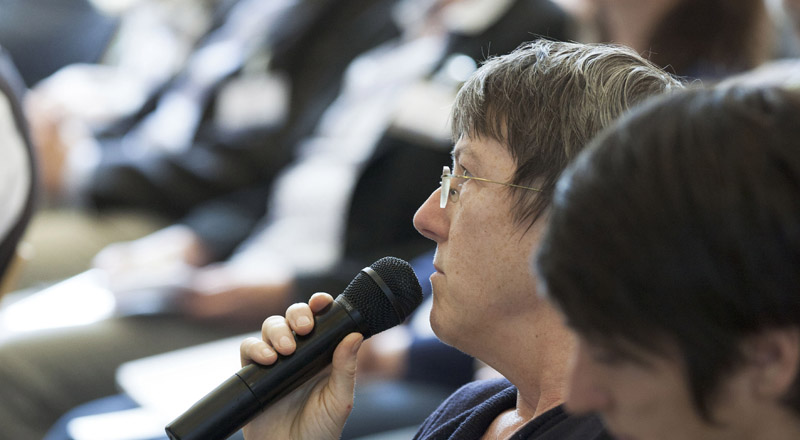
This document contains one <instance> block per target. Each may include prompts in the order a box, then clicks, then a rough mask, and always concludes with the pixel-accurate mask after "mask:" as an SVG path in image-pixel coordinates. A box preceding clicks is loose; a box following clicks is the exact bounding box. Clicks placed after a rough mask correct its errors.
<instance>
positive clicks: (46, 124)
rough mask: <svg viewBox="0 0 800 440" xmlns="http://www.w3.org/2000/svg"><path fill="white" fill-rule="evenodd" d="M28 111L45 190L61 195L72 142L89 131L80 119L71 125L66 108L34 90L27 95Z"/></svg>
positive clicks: (26, 110) (26, 111) (29, 124)
mask: <svg viewBox="0 0 800 440" xmlns="http://www.w3.org/2000/svg"><path fill="white" fill-rule="evenodd" d="M25 113H26V114H25V117H26V118H27V120H28V126H29V128H30V133H31V140H32V142H33V146H34V148H35V149H36V160H37V166H38V168H39V174H40V176H41V181H42V185H43V187H44V190H45V192H46V193H47V194H50V195H58V194H60V193H61V192H62V184H63V174H64V168H65V166H66V162H67V156H68V154H69V151H70V149H71V147H72V145H73V142H77V139H76V138H77V137H79V136H81V135H87V133H88V130H79V129H78V128H79V127H80V124H78V123H77V121H76V122H74V123H70V124H68V123H67V121H68V120H69V118H68V117H67V115H66V114H65V113H64V111H63V109H62V108H61V107H60V106H59V105H57V103H55V102H53V101H51V100H49V99H48V98H47V96H46V95H44V94H42V93H37V92H35V91H31V92H29V93H27V94H26V95H25Z"/></svg>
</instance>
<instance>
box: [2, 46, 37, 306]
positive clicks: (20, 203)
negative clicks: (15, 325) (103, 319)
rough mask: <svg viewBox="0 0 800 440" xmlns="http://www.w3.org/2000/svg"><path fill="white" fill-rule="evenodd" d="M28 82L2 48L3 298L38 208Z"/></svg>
mask: <svg viewBox="0 0 800 440" xmlns="http://www.w3.org/2000/svg"><path fill="white" fill-rule="evenodd" d="M24 92H25V84H24V82H23V81H22V78H21V77H20V75H19V72H18V71H17V70H16V66H15V65H14V63H13V61H12V60H11V58H10V57H9V55H8V53H7V52H6V51H5V50H4V49H3V48H2V47H0V157H2V158H3V160H2V161H0V206H2V210H1V211H0V297H2V296H3V294H4V293H6V292H7V291H8V290H9V289H11V288H13V287H14V284H15V278H14V277H15V272H16V270H18V268H17V267H16V263H17V245H18V244H19V241H20V239H21V238H22V235H23V232H24V230H25V227H26V226H27V225H28V222H29V221H30V218H31V215H32V214H33V208H34V197H33V196H34V187H35V186H36V174H35V173H34V159H33V156H32V146H31V142H30V137H29V134H28V126H27V123H26V121H25V117H24V115H23V112H22V104H21V99H22V96H23V94H24Z"/></svg>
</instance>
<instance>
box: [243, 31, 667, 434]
mask: <svg viewBox="0 0 800 440" xmlns="http://www.w3.org/2000/svg"><path fill="white" fill-rule="evenodd" d="M680 87H681V85H680V83H679V82H678V81H677V80H675V79H674V78H672V77H671V76H670V75H669V74H667V73H665V72H663V71H662V70H661V69H659V68H658V67H656V66H655V65H653V64H651V63H649V62H648V61H646V60H644V59H643V58H641V57H639V56H638V55H637V54H636V53H634V52H633V51H631V50H630V49H628V48H623V47H618V46H606V45H582V44H577V43H558V42H550V41H544V40H538V41H536V42H533V43H531V44H528V45H525V46H522V47H520V48H519V49H518V50H516V51H514V52H512V53H511V54H509V55H505V56H499V57H495V58H492V59H490V60H488V61H487V62H486V63H485V64H484V65H483V66H481V68H480V69H479V70H478V71H477V72H476V73H475V74H474V75H473V76H472V77H471V78H470V79H469V80H468V81H467V82H466V84H465V85H464V86H463V87H462V88H461V90H460V91H459V93H458V96H457V98H456V101H455V104H454V106H453V111H452V127H453V129H452V133H453V139H454V141H455V142H456V143H455V146H454V148H453V162H452V165H453V169H452V172H451V170H450V168H449V167H445V168H444V170H443V172H442V176H441V180H442V181H441V185H442V187H441V188H439V189H437V190H436V191H434V192H433V194H431V195H430V197H429V198H428V199H427V200H426V201H425V202H424V203H423V205H422V206H420V208H419V209H418V211H417V213H416V215H415V216H414V225H415V227H416V228H417V230H418V231H419V232H420V233H421V234H422V235H424V236H425V237H427V238H429V239H431V240H433V241H434V242H436V246H437V249H436V254H435V256H434V258H433V265H434V267H435V272H434V273H433V274H432V275H431V277H430V281H431V284H432V288H433V304H432V309H431V312H430V323H431V327H432V328H433V330H434V332H435V333H436V335H437V336H438V337H439V338H440V339H441V340H442V341H443V342H445V343H447V344H449V345H452V346H453V347H455V348H457V349H459V350H462V351H464V352H465V353H468V354H470V355H472V356H474V357H475V358H476V359H479V360H481V361H483V362H485V363H486V364H487V365H489V366H490V367H492V368H494V369H495V370H496V371H497V372H498V373H499V374H501V375H502V376H503V377H504V378H501V379H494V380H488V381H476V382H472V383H470V384H467V385H465V386H464V387H462V388H461V389H459V390H458V391H456V392H455V393H454V394H452V395H451V396H450V397H449V398H448V399H447V400H446V401H445V402H443V403H442V405H441V406H439V408H437V409H436V411H435V412H434V413H433V414H431V415H430V416H429V417H428V418H427V419H426V420H425V421H424V422H423V424H422V426H421V427H420V428H419V431H418V432H417V435H416V437H415V438H417V439H475V440H477V439H485V438H518V439H556V438H558V439H606V438H609V437H608V435H607V434H606V433H605V432H604V431H603V429H602V427H601V426H600V424H599V423H598V421H597V420H596V419H595V418H594V417H592V416H587V417H574V416H571V415H568V414H567V413H565V412H564V410H563V407H562V406H561V404H562V402H563V397H564V391H565V390H564V385H565V382H566V377H565V375H564V374H565V371H566V366H567V361H568V356H567V353H568V352H569V351H570V350H571V347H572V344H573V339H572V338H571V336H570V334H569V332H568V330H567V328H566V327H565V326H564V325H563V322H562V320H561V319H560V318H559V317H558V314H557V312H556V310H555V309H554V308H551V307H550V306H549V305H548V304H547V303H546V302H545V301H544V300H542V299H541V298H539V297H538V296H537V294H536V283H537V281H536V279H535V278H534V277H533V276H532V273H531V270H530V269H531V268H530V261H531V257H532V256H533V253H534V252H535V250H536V248H537V247H538V242H539V239H540V237H541V235H542V233H543V231H544V229H545V225H546V221H547V218H548V210H549V203H550V201H551V196H552V191H553V189H554V186H555V182H556V180H557V179H558V176H559V175H560V173H561V171H562V170H563V168H564V167H565V166H566V164H567V163H568V162H569V160H571V159H572V158H573V157H574V156H575V155H577V154H578V152H579V151H580V150H581V149H582V148H583V147H584V146H585V145H586V143H588V141H589V139H590V138H591V137H592V136H594V135H595V134H596V133H597V132H598V131H599V130H601V129H602V128H603V127H605V126H608V125H610V124H611V122H612V121H613V120H614V119H615V118H616V117H618V116H620V115H621V114H623V113H625V112H626V111H627V110H628V109H629V108H630V107H632V106H634V105H636V104H637V103H639V102H641V101H643V100H645V99H647V98H649V97H652V96H655V95H658V94H661V93H665V92H668V91H671V90H673V89H677V88H680ZM332 300H333V298H332V297H331V296H330V295H328V294H324V293H318V294H315V295H314V296H312V297H311V299H310V301H309V302H308V304H305V303H298V304H294V305H292V306H291V307H290V308H289V309H288V310H287V312H286V315H285V316H281V315H275V316H271V317H269V318H267V319H266V320H265V321H264V324H263V326H262V339H258V338H249V339H247V340H245V341H243V343H242V345H241V353H242V362H243V364H247V363H250V362H258V363H261V364H267V365H269V364H271V363H273V362H275V360H276V359H277V358H278V356H277V355H278V354H281V355H290V354H292V353H293V351H294V349H295V343H294V338H293V336H294V334H299V335H304V334H307V333H308V332H310V331H311V330H312V329H313V323H314V321H313V314H314V313H317V312H319V311H320V310H322V309H323V308H324V307H326V306H327V305H328V304H330V302H331V301H332ZM293 332H294V333H293ZM362 341H363V337H362V336H361V335H360V334H358V333H352V334H350V335H348V336H347V337H345V338H344V339H343V341H342V342H341V343H340V344H339V345H338V346H337V348H336V351H335V352H334V354H333V362H332V369H329V370H326V371H323V372H321V373H320V374H319V375H318V376H317V377H315V378H314V379H312V380H310V381H309V382H308V383H306V384H304V385H302V386H300V387H299V388H298V389H296V390H295V391H293V392H292V393H290V394H288V395H287V396H286V397H285V398H284V399H282V400H280V401H279V402H276V403H274V404H273V405H272V406H270V407H269V408H267V410H266V411H265V412H264V413H262V414H261V415H259V416H258V417H257V418H256V419H254V420H253V421H252V422H251V423H250V424H248V425H247V426H246V427H245V429H244V433H245V437H246V438H248V439H250V440H256V439H267V438H287V439H300V438H314V439H320V440H321V439H337V438H339V436H340V433H341V432H342V429H344V427H345V426H346V423H345V422H346V421H347V417H348V415H349V414H350V412H351V409H352V410H353V411H355V410H356V409H355V408H357V407H358V401H357V400H355V401H354V398H353V390H354V385H355V383H354V382H355V374H356V371H357V359H356V353H357V352H358V350H359V348H360V346H361V344H362ZM347 423H349V421H347Z"/></svg>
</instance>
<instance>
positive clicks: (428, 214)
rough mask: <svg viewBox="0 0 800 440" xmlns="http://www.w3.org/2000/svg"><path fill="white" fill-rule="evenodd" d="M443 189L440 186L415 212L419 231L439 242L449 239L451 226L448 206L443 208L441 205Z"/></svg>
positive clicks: (415, 223)
mask: <svg viewBox="0 0 800 440" xmlns="http://www.w3.org/2000/svg"><path fill="white" fill-rule="evenodd" d="M441 191H442V189H441V188H438V189H437V190H436V191H434V192H433V193H431V195H430V196H429V197H428V199H427V200H425V202H424V203H423V204H422V205H421V206H420V207H419V209H417V213H416V214H414V227H415V228H417V231H419V233H420V234H422V235H423V236H425V237H426V238H430V239H431V240H433V241H435V242H437V243H439V242H441V241H444V240H447V232H448V230H449V228H450V221H449V219H448V217H447V209H448V208H447V207H445V208H444V209H442V208H441V207H440V206H439V201H440V199H441V196H440V195H441Z"/></svg>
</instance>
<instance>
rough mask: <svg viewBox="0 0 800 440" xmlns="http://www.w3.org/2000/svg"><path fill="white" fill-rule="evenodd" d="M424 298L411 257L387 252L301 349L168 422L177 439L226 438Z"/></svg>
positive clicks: (242, 373)
mask: <svg viewBox="0 0 800 440" xmlns="http://www.w3.org/2000/svg"><path fill="white" fill-rule="evenodd" d="M421 302H422V288H421V287H420V285H419V281H418V280H417V276H416V275H415V274H414V270H413V269H412V268H411V265H409V264H408V263H407V262H405V261H403V260H401V259H399V258H395V257H384V258H381V259H380V260H378V261H376V262H374V263H372V265H370V266H369V267H365V268H364V269H362V270H361V272H359V273H358V275H356V277H355V278H353V280H352V281H351V282H350V285H348V286H347V288H346V289H344V292H342V294H341V295H339V296H338V297H337V298H336V300H334V301H333V302H332V303H331V304H330V305H329V306H328V307H326V308H325V309H324V310H323V311H322V312H321V313H319V314H318V315H316V316H315V317H314V329H313V330H312V331H311V333H309V334H307V335H305V336H295V338H296V341H297V349H296V350H295V352H294V353H293V354H291V355H289V356H281V355H278V360H277V361H276V362H275V363H274V364H272V365H258V364H250V365H247V366H246V367H244V368H242V369H241V370H239V372H237V373H236V374H235V375H233V376H231V377H230V378H229V379H228V380H227V381H225V382H223V383H222V384H220V385H219V386H218V387H217V388H216V389H214V390H213V391H211V392H210V393H208V394H207V395H206V396H205V397H203V398H202V399H200V400H199V401H198V402H197V403H195V404H194V405H193V406H192V407H191V408H189V410H187V411H186V412H185V413H183V414H182V415H181V416H179V417H178V418H177V419H175V420H173V421H172V422H171V423H170V424H169V425H167V427H166V431H167V435H168V436H169V438H170V439H172V440H201V439H202V440H223V439H227V438H228V437H230V436H231V435H233V434H234V433H235V432H236V431H238V430H239V429H241V428H242V427H243V426H244V425H246V424H247V423H248V422H250V420H252V419H253V418H255V417H256V416H257V415H258V414H259V413H260V412H261V411H263V410H264V409H266V408H267V407H268V406H269V405H270V404H272V403H273V402H276V401H278V400H279V399H280V398H282V397H283V396H285V395H286V394H289V393H290V392H291V391H293V390H294V389H296V388H297V387H299V386H300V385H302V384H303V383H305V382H306V381H307V380H308V379H310V378H311V377H313V376H314V375H315V374H317V373H318V372H319V371H321V370H322V369H324V368H325V367H326V366H327V365H329V364H330V363H331V359H332V358H333V351H334V349H335V348H336V346H337V345H338V344H339V342H341V340H342V339H344V337H345V336H347V335H348V334H350V333H353V332H359V333H361V334H362V335H363V336H364V339H367V338H369V337H370V336H372V335H374V334H376V333H380V332H382V331H384V330H386V329H388V328H391V327H394V326H395V325H397V324H400V323H401V322H403V321H404V320H405V318H406V317H407V316H408V315H409V314H410V313H411V312H412V311H413V310H414V309H415V308H416V307H417V306H418V305H419V304H420V303H421Z"/></svg>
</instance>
